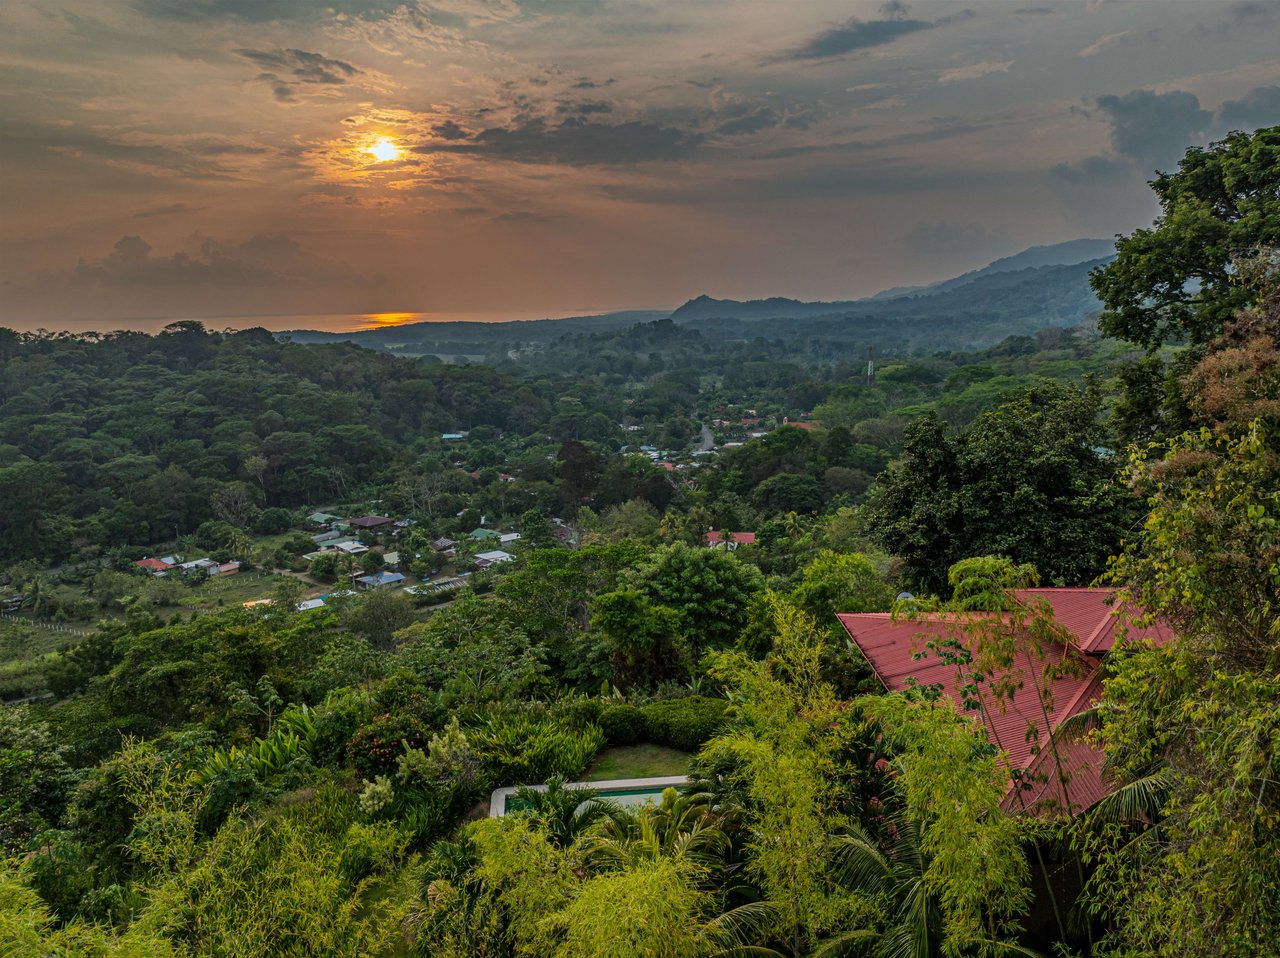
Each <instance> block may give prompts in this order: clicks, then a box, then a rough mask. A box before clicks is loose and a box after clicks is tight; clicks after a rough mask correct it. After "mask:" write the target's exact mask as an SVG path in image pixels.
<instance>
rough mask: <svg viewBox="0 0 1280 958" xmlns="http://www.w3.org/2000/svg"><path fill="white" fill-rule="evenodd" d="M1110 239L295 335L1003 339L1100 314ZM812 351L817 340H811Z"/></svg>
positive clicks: (468, 355)
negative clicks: (887, 279) (732, 294)
mask: <svg viewBox="0 0 1280 958" xmlns="http://www.w3.org/2000/svg"><path fill="white" fill-rule="evenodd" d="M1112 250H1113V245H1112V242H1111V241H1110V240H1095V239H1082V240H1072V241H1070V242H1067V243H1059V244H1056V245H1052V246H1037V247H1032V248H1030V249H1027V250H1025V251H1023V252H1021V253H1018V254H1015V255H1013V256H1007V257H1004V258H1002V259H998V260H996V261H994V262H992V263H990V264H988V265H987V266H984V267H982V268H981V269H977V270H972V271H970V272H967V273H964V274H963V275H960V276H956V277H952V278H950V279H945V280H940V281H938V282H936V283H932V284H929V285H926V286H920V287H910V288H898V289H891V290H885V291H884V292H882V293H878V294H876V295H875V296H871V297H868V298H865V299H858V300H846V301H837V302H803V301H800V300H795V299H787V298H781V297H773V298H769V299H762V300H749V301H745V302H744V301H739V300H731V299H713V298H711V297H709V296H706V295H702V296H698V297H696V298H694V299H690V300H689V301H687V302H686V303H684V304H683V305H681V306H679V307H678V308H676V309H675V310H671V311H665V310H625V311H620V312H612V313H605V314H601V315H595V316H577V317H571V318H566V319H554V320H553V319H545V320H526V321H516V322H510V323H466V322H459V323H413V324H406V325H402V326H394V327H388V328H384V329H372V330H361V331H357V332H350V333H331V332H321V331H316V330H295V331H290V332H287V333H283V334H280V335H282V336H288V337H289V338H291V339H293V340H294V341H297V342H338V341H348V342H354V343H357V344H359V345H362V346H366V347H368V348H371V349H389V350H391V351H394V352H398V353H401V354H403V355H422V354H434V355H438V356H441V357H442V358H445V359H446V361H450V360H454V361H457V360H459V359H462V360H467V361H481V360H483V359H494V358H500V359H512V360H517V361H518V360H519V358H520V357H521V355H526V356H527V355H529V353H530V350H531V349H532V350H534V351H536V350H537V349H538V348H545V347H546V346H548V345H550V344H552V343H555V342H557V341H559V340H562V339H564V338H566V337H575V338H576V337H582V336H599V337H605V338H608V337H615V338H616V334H617V333H619V332H620V331H623V330H626V329H628V328H630V327H632V326H635V325H636V324H638V323H652V322H654V321H658V320H663V319H668V318H669V319H670V320H671V322H672V323H674V324H676V325H677V326H679V327H682V328H685V329H687V330H688V331H693V332H698V333H701V334H704V335H708V336H713V337H715V338H716V339H718V340H722V341H723V340H742V339H754V338H757V337H765V338H768V339H781V340H784V341H786V342H788V343H791V344H793V346H794V347H795V348H797V349H799V348H800V347H801V344H802V343H803V342H804V341H806V340H813V339H820V340H822V341H823V344H824V349H823V352H824V353H826V354H829V355H831V356H833V357H835V356H842V355H844V354H845V353H846V352H847V353H850V354H857V353H861V352H863V351H865V349H866V347H867V346H874V347H875V348H876V349H879V350H888V351H890V352H919V351H922V350H923V351H934V350H938V349H972V348H981V347H984V346H988V345H991V344H993V343H996V342H999V341H1000V340H1002V339H1004V338H1005V337H1007V336H1010V335H1019V334H1029V333H1033V332H1035V331H1036V330H1039V329H1043V328H1046V327H1051V326H1058V327H1063V326H1073V325H1076V324H1078V323H1080V322H1081V321H1082V320H1084V319H1086V318H1088V317H1089V316H1091V315H1093V314H1094V313H1096V312H1097V310H1098V301H1097V299H1096V297H1095V296H1094V294H1093V291H1092V289H1090V287H1089V272H1090V270H1092V269H1093V268H1094V267H1096V266H1097V265H1099V264H1100V263H1102V262H1105V261H1106V260H1107V259H1108V258H1109V257H1110V255H1111V253H1112ZM806 348H808V349H809V351H810V352H812V347H806Z"/></svg>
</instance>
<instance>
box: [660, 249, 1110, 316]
mask: <svg viewBox="0 0 1280 958" xmlns="http://www.w3.org/2000/svg"><path fill="white" fill-rule="evenodd" d="M1103 262H1106V259H1105V258H1102V259H1097V260H1090V261H1088V262H1084V263H1072V264H1069V265H1056V266H1037V267H1027V268H1024V269H1015V270H1000V271H996V272H990V273H987V272H985V271H979V272H977V273H974V274H970V278H967V279H966V278H965V277H958V278H957V279H956V280H950V281H947V282H945V283H943V284H940V285H939V287H937V288H934V287H925V288H923V289H921V290H918V291H912V292H910V293H907V294H904V295H900V296H896V297H894V298H890V299H879V298H877V299H865V300H852V301H845V302H833V303H823V302H816V303H807V302H801V301H799V300H794V299H781V298H776V297H775V298H773V299H762V300H750V301H747V302H740V301H738V300H721V299H711V298H710V297H708V296H699V297H698V298H697V299H691V300H689V302H687V303H685V304H684V305H683V306H681V307H680V308H679V309H677V310H675V311H674V312H673V313H672V314H671V318H672V319H674V320H676V321H677V322H692V321H695V320H700V319H739V320H779V319H813V318H819V317H831V316H842V317H845V318H849V319H854V318H863V317H867V318H886V317H903V318H912V319H923V318H927V317H934V318H940V317H947V316H955V315H963V314H965V313H967V312H969V311H971V310H973V309H975V307H977V306H979V305H980V304H982V303H984V302H987V301H989V300H990V299H991V298H993V297H994V298H996V299H997V300H998V301H999V303H998V308H1000V309H1001V311H1002V313H1003V314H1004V315H1005V316H1006V317H1007V318H1009V319H1011V320H1013V321H1014V322H1016V323H1018V324H1019V327H1020V329H1019V330H1018V331H1021V328H1022V327H1028V326H1029V328H1038V327H1043V326H1051V325H1071V324H1072V323H1076V322H1079V321H1080V320H1082V319H1084V318H1085V317H1086V316H1088V315H1090V314H1092V313H1096V312H1097V311H1098V300H1097V297H1095V296H1094V294H1093V291H1092V290H1091V289H1090V288H1089V271H1090V270H1091V269H1093V267H1095V266H1098V265H1099V264H1100V263H1103Z"/></svg>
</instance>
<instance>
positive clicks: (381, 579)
mask: <svg viewBox="0 0 1280 958" xmlns="http://www.w3.org/2000/svg"><path fill="white" fill-rule="evenodd" d="M403 581H404V576H403V575H401V574H400V573H399V572H387V571H386V570H385V569H384V570H383V571H382V572H375V573H374V574H373V575H362V576H361V577H360V578H358V579H356V582H358V583H359V584H360V587H361V588H363V589H376V588H378V587H379V586H383V585H394V584H395V583H397V582H403Z"/></svg>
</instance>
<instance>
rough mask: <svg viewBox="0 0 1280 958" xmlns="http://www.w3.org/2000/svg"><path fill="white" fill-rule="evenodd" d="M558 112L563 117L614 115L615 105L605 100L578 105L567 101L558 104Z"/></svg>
mask: <svg viewBox="0 0 1280 958" xmlns="http://www.w3.org/2000/svg"><path fill="white" fill-rule="evenodd" d="M556 112H557V113H559V114H560V115H561V116H590V115H591V114H600V113H612V112H613V104H612V103H608V102H606V101H604V100H584V101H580V102H577V103H574V102H570V101H565V102H563V103H558V104H556Z"/></svg>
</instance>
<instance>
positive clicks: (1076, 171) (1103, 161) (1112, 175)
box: [1052, 156, 1133, 186]
mask: <svg viewBox="0 0 1280 958" xmlns="http://www.w3.org/2000/svg"><path fill="white" fill-rule="evenodd" d="M1052 173H1053V175H1054V176H1055V177H1057V178H1058V179H1060V180H1063V181H1065V182H1067V183H1076V184H1084V185H1087V186H1097V185H1099V184H1102V183H1113V182H1115V181H1116V180H1118V179H1121V178H1126V179H1127V178H1128V177H1130V176H1132V175H1133V166H1132V165H1131V164H1129V163H1125V162H1123V161H1121V160H1117V159H1115V158H1114V157H1110V156H1088V157H1085V158H1084V159H1083V160H1081V161H1080V162H1078V163H1059V164H1057V165H1056V166H1054V167H1053V170H1052Z"/></svg>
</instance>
